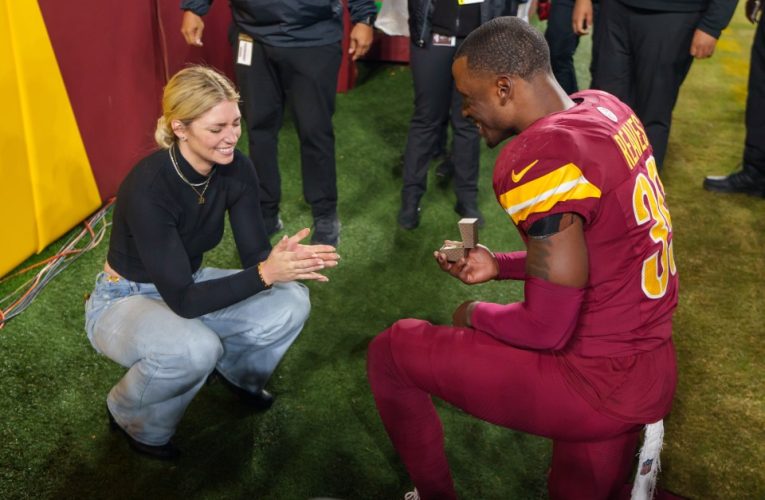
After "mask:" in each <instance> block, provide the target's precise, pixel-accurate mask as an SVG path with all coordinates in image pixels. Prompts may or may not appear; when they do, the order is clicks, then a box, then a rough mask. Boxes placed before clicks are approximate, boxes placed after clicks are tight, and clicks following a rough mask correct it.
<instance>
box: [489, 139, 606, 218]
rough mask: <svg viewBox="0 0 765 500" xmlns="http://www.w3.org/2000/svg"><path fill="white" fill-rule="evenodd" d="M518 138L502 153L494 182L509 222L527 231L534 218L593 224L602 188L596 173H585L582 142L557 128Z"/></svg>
mask: <svg viewBox="0 0 765 500" xmlns="http://www.w3.org/2000/svg"><path fill="white" fill-rule="evenodd" d="M518 139H520V140H518ZM518 139H516V141H517V143H516V141H514V142H512V143H510V145H509V147H508V148H506V149H505V150H503V151H502V153H501V155H500V158H499V159H498V162H500V163H501V164H502V168H500V169H498V175H497V176H495V179H494V183H495V191H496V193H497V199H498V200H499V203H500V205H502V208H503V209H504V210H505V212H507V214H508V215H509V216H510V218H511V219H512V220H513V223H515V225H516V226H518V227H519V228H520V229H521V230H522V231H523V232H524V233H527V232H528V228H529V227H530V226H531V224H533V223H534V222H535V221H537V220H538V219H540V218H542V217H545V216H547V215H551V214H555V213H562V212H573V213H576V214H579V215H580V216H581V217H582V218H583V219H584V221H585V224H587V223H589V222H591V221H592V220H593V218H594V217H595V215H596V213H597V209H598V206H599V203H600V198H601V189H600V188H599V187H598V185H597V179H595V177H597V175H596V174H597V173H596V172H593V173H592V175H588V172H587V164H588V163H587V158H586V155H585V153H586V151H582V149H583V144H582V143H583V141H582V140H580V139H579V138H577V137H576V136H575V135H574V134H572V133H570V132H559V131H555V130H551V131H540V132H538V133H535V134H533V135H529V137H519V138H518Z"/></svg>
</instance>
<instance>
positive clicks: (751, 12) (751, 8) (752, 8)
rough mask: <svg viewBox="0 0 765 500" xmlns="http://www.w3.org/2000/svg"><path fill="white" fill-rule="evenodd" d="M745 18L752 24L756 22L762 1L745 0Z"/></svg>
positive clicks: (760, 13) (760, 11)
mask: <svg viewBox="0 0 765 500" xmlns="http://www.w3.org/2000/svg"><path fill="white" fill-rule="evenodd" d="M744 12H745V13H746V18H747V19H749V22H751V23H752V24H754V23H756V22H757V21H759V19H760V15H762V1H761V0H746V7H744Z"/></svg>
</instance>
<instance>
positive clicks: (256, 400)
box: [207, 370, 275, 411]
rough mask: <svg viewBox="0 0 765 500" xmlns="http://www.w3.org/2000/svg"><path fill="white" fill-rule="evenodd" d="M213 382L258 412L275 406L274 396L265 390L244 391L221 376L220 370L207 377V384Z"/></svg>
mask: <svg viewBox="0 0 765 500" xmlns="http://www.w3.org/2000/svg"><path fill="white" fill-rule="evenodd" d="M213 381H216V382H217V381H219V382H220V383H222V384H223V385H225V386H226V388H227V389H228V390H229V391H231V392H233V393H234V395H235V396H236V397H237V398H238V399H239V400H240V401H241V402H243V403H246V404H247V405H248V406H250V407H252V408H254V409H255V410H258V411H265V410H267V409H269V408H271V405H273V404H274V399H275V398H274V395H273V394H271V393H270V392H268V391H267V390H265V389H261V390H259V391H258V392H250V391H248V390H246V389H242V388H241V387H239V386H238V385H234V384H233V383H231V382H230V381H229V380H228V379H226V377H224V376H223V375H221V374H220V372H219V371H218V370H213V372H212V373H211V374H210V376H209V377H207V383H208V384H210V383H212V382H213Z"/></svg>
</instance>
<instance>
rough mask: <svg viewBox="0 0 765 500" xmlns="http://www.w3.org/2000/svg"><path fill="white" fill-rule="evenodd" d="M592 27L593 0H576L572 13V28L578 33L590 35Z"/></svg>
mask: <svg viewBox="0 0 765 500" xmlns="http://www.w3.org/2000/svg"><path fill="white" fill-rule="evenodd" d="M591 27H592V0H576V3H575V4H574V11H573V13H572V14H571V29H572V30H574V33H575V34H576V35H579V36H582V35H589V34H590V28H591Z"/></svg>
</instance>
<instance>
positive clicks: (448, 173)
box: [436, 156, 454, 188]
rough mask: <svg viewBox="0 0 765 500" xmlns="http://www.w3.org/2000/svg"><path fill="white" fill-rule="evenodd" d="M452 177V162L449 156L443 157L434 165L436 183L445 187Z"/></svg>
mask: <svg viewBox="0 0 765 500" xmlns="http://www.w3.org/2000/svg"><path fill="white" fill-rule="evenodd" d="M452 177H454V163H452V159H451V158H450V157H449V156H446V157H445V158H444V161H442V162H441V163H439V164H438V166H437V167H436V184H438V186H439V187H442V188H445V187H447V186H448V185H449V182H451V180H452Z"/></svg>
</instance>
